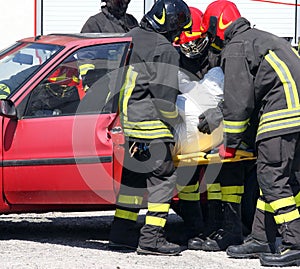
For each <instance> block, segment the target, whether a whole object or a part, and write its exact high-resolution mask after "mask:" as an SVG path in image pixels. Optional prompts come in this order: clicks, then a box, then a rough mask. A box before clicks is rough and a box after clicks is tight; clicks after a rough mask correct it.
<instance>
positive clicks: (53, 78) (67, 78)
mask: <svg viewBox="0 0 300 269" xmlns="http://www.w3.org/2000/svg"><path fill="white" fill-rule="evenodd" d="M48 81H49V82H51V83H54V84H57V85H65V86H69V87H71V86H76V85H78V84H79V72H78V70H77V68H74V67H70V66H60V67H59V68H58V69H56V70H55V71H54V72H53V73H52V74H51V75H50V76H49V78H48Z"/></svg>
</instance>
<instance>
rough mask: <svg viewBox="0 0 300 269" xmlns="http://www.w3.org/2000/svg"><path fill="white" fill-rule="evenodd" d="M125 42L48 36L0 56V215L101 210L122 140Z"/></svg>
mask: <svg viewBox="0 0 300 269" xmlns="http://www.w3.org/2000/svg"><path fill="white" fill-rule="evenodd" d="M130 45H131V38H130V37H124V36H123V35H121V34H95V35H92V34H78V35H71V34H69V35H64V34H55V35H48V36H37V37H33V38H27V39H23V40H20V41H19V42H17V43H16V44H14V45H13V46H11V47H9V48H8V49H6V50H3V51H1V52H0V99H1V101H0V115H1V116H0V120H1V125H0V126H1V127H0V132H1V155H0V158H1V164H2V165H1V170H0V180H1V184H0V192H1V194H2V195H1V198H0V212H2V213H9V212H29V211H30V212H41V211H49V210H88V209H108V208H111V207H112V206H113V205H114V203H115V196H116V193H117V191H118V188H119V182H120V176H121V170H122V159H123V158H122V157H123V148H122V146H119V145H120V144H122V143H123V141H124V138H123V134H122V128H121V126H120V124H119V121H118V118H117V113H116V112H117V100H118V94H117V92H115V90H116V89H120V88H121V86H122V81H123V77H124V72H123V68H122V67H124V66H125V64H126V59H127V57H128V54H129V51H130Z"/></svg>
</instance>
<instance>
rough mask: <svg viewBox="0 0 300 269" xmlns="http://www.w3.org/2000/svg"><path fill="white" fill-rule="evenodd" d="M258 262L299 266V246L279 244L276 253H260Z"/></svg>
mask: <svg viewBox="0 0 300 269" xmlns="http://www.w3.org/2000/svg"><path fill="white" fill-rule="evenodd" d="M260 263H261V265H263V266H277V267H285V266H294V265H295V266H300V248H299V246H283V245H281V246H279V248H278V251H277V253H276V254H267V253H264V254H262V255H260Z"/></svg>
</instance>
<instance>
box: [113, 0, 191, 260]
mask: <svg viewBox="0 0 300 269" xmlns="http://www.w3.org/2000/svg"><path fill="white" fill-rule="evenodd" d="M191 26H192V21H191V15H190V11H189V9H188V6H187V5H186V3H185V2H183V1H182V0H158V1H156V3H155V4H154V5H153V7H152V8H151V10H150V11H149V12H148V13H146V14H145V15H144V17H143V18H142V20H141V26H140V27H136V28H134V29H132V30H131V31H130V32H129V33H127V34H126V35H127V36H131V37H132V39H133V48H132V51H131V55H130V59H129V66H128V70H127V72H126V78H125V82H124V85H123V87H122V89H121V91H120V97H119V110H120V118H121V121H122V124H123V130H124V134H125V137H126V139H127V143H126V144H125V145H126V147H127V149H126V150H125V157H124V165H123V174H122V180H121V187H120V191H119V195H118V197H117V209H116V212H115V216H114V221H113V223H112V227H111V232H110V242H109V247H110V248H113V249H115V248H131V249H136V247H137V245H138V248H137V253H138V254H145V255H147V254H152V255H177V254H178V253H179V252H180V246H179V245H177V244H174V243H170V242H168V241H167V240H166V237H165V235H164V232H165V225H166V221H167V217H168V212H169V208H170V203H171V199H172V197H173V194H174V191H175V185H176V170H175V167H174V163H173V159H172V150H173V144H174V138H173V133H172V126H173V124H175V122H176V121H177V120H179V114H178V111H177V108H176V98H177V95H178V69H179V55H178V52H177V51H176V49H175V48H174V47H173V46H172V42H173V41H174V39H175V38H176V37H178V36H179V35H180V33H181V32H182V31H183V30H185V31H189V30H190V28H191ZM145 191H147V207H148V211H147V214H146V218H145V224H144V225H143V227H142V228H141V230H140V234H139V235H137V234H136V233H135V231H136V220H137V217H138V212H139V209H140V208H141V207H142V206H143V197H144V193H145Z"/></svg>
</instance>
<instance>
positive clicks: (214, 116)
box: [197, 102, 223, 134]
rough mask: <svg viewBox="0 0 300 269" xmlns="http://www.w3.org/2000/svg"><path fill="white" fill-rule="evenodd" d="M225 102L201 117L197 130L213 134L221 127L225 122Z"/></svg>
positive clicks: (208, 110)
mask: <svg viewBox="0 0 300 269" xmlns="http://www.w3.org/2000/svg"><path fill="white" fill-rule="evenodd" d="M222 109H223V102H220V103H219V104H218V106H217V107H214V108H209V109H207V110H206V111H205V112H204V113H202V114H201V115H200V116H199V123H198V125H197V128H198V130H199V132H202V133H204V134H211V133H212V132H213V131H214V130H215V129H216V128H218V127H219V125H220V123H221V122H222V120H223V113H222Z"/></svg>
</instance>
